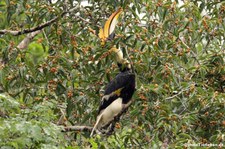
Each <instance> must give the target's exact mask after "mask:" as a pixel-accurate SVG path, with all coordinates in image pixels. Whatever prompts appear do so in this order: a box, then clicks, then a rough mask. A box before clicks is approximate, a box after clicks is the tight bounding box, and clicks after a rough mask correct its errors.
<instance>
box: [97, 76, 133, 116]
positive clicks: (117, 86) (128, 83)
mask: <svg viewBox="0 0 225 149" xmlns="http://www.w3.org/2000/svg"><path fill="white" fill-rule="evenodd" d="M134 90H135V75H134V74H133V73H131V72H124V73H120V74H118V75H117V76H116V78H115V79H113V80H112V81H111V82H109V84H108V85H107V86H106V89H105V93H104V96H103V97H102V100H101V105H100V107H99V111H98V113H100V112H101V111H102V110H103V109H105V108H106V107H108V106H109V105H110V104H111V103H112V102H113V101H114V100H116V99H118V98H119V97H121V98H122V99H123V102H125V103H126V102H128V101H129V100H130V99H131V97H132V95H133V93H134Z"/></svg>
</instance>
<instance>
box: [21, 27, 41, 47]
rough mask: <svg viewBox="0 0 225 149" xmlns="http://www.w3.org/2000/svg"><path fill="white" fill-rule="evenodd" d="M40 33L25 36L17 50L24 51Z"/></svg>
mask: <svg viewBox="0 0 225 149" xmlns="http://www.w3.org/2000/svg"><path fill="white" fill-rule="evenodd" d="M40 32H41V30H37V31H35V32H32V33H29V34H27V36H26V37H25V38H24V39H23V40H22V41H21V42H20V43H19V44H18V46H17V48H18V49H21V50H22V49H26V48H27V46H28V45H29V44H30V42H31V40H32V39H33V38H34V37H35V36H36V35H37V34H39V33H40Z"/></svg>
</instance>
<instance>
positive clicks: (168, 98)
mask: <svg viewBox="0 0 225 149" xmlns="http://www.w3.org/2000/svg"><path fill="white" fill-rule="evenodd" d="M188 90H189V87H188V88H186V89H183V90H181V91H180V92H178V93H177V94H175V95H173V96H171V97H167V98H165V99H166V100H170V99H173V98H175V97H177V96H179V95H180V94H182V93H183V92H185V91H188Z"/></svg>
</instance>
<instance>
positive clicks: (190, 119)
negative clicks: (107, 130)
mask: <svg viewBox="0 0 225 149" xmlns="http://www.w3.org/2000/svg"><path fill="white" fill-rule="evenodd" d="M82 4H83V3H81V2H79V1H76V2H74V1H72V0H67V1H65V2H64V1H60V0H59V1H57V2H54V3H51V0H49V1H45V0H40V1H34V0H30V1H27V0H3V1H0V22H1V23H0V30H1V31H3V30H5V29H7V30H13V31H23V30H24V29H27V30H29V29H32V28H33V27H37V26H39V25H41V24H42V23H45V22H47V21H50V20H52V19H54V18H56V17H58V18H57V19H56V21H54V22H53V23H51V24H49V25H46V26H45V27H44V28H43V29H42V31H41V32H40V33H39V34H37V35H36V36H35V37H34V38H33V39H31V42H28V46H27V47H25V48H21V47H19V46H18V45H19V44H20V43H21V41H22V40H23V39H24V38H26V37H27V36H28V35H29V34H30V33H29V34H26V33H24V32H21V34H19V35H13V34H11V33H10V32H8V33H5V34H4V33H3V32H1V31H0V49H1V51H0V58H1V59H0V60H1V64H0V91H1V94H0V132H1V133H0V146H1V147H7V148H50V147H51V148H68V149H70V148H78V147H79V146H82V147H84V148H86V147H88V146H90V144H91V145H92V147H93V148H108V147H109V148H136V147H141V148H149V147H152V148H159V147H162V146H163V147H168V146H169V147H171V148H174V147H178V148H179V147H180V148H183V147H184V146H188V145H196V144H208V145H209V144H210V143H211V144H214V145H219V144H220V145H224V146H225V143H224V141H225V138H224V137H225V136H224V132H225V115H224V112H225V104H224V103H225V93H224V88H225V67H224V66H225V43H224V36H225V2H222V1H220V0H214V1H202V0H194V1H189V0H187V1H184V2H183V1H179V2H178V1H177V0H176V1H172V0H167V1H161V0H152V1H148V0H146V1H145V0H140V1H136V0H130V1H122V2H120V1H111V0H106V1H99V0H97V1H93V0H89V3H88V5H82ZM119 7H122V8H123V9H124V12H123V15H122V16H121V17H120V21H119V24H118V27H117V28H116V39H115V41H112V42H110V43H107V45H106V46H105V47H102V46H101V44H100V40H99V38H98V37H97V36H96V34H97V33H98V30H99V27H100V26H102V25H103V24H104V22H105V20H106V18H108V17H109V16H110V15H111V14H112V12H114V11H115V10H116V9H117V8H119ZM73 8H74V9H73ZM71 9H72V11H71ZM112 44H115V45H119V46H120V47H122V49H123V51H124V53H126V54H125V57H128V56H129V58H130V60H131V61H132V63H133V66H134V67H135V70H136V75H137V90H136V92H135V95H134V97H133V99H134V102H133V103H132V106H131V107H129V110H128V112H127V113H126V114H125V115H124V116H123V117H122V119H121V121H120V123H118V124H117V129H116V130H115V132H114V134H113V135H111V136H109V137H102V136H97V137H94V138H89V132H61V130H62V129H63V126H70V125H87V126H93V124H94V122H95V119H96V114H97V108H98V104H99V101H100V98H101V96H102V93H103V90H104V87H105V85H106V84H107V83H108V82H109V81H110V80H111V79H112V78H113V77H115V75H116V74H117V73H118V69H117V66H116V64H115V62H114V59H113V55H111V54H110V53H109V52H108V50H109V48H108V47H110V46H111V45H112Z"/></svg>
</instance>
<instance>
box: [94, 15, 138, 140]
mask: <svg viewBox="0 0 225 149" xmlns="http://www.w3.org/2000/svg"><path fill="white" fill-rule="evenodd" d="M118 13H119V12H117V14H118ZM117 14H116V12H115V13H114V15H117ZM110 18H115V17H110ZM117 18H118V17H117ZM112 22H113V21H112ZM114 22H115V21H114ZM108 23H109V22H108ZM109 24H111V23H109ZM114 26H115V25H114ZM103 32H104V30H103ZM111 50H112V51H113V52H114V53H115V54H116V60H117V64H118V67H119V70H120V73H119V74H118V75H117V76H116V77H115V78H114V79H113V80H112V81H110V82H109V84H108V85H107V86H106V88H105V92H104V96H103V97H102V99H101V104H100V106H99V111H98V117H97V121H96V123H95V125H94V128H93V130H92V132H91V136H92V135H93V133H94V131H95V130H96V129H97V130H100V129H101V128H103V127H105V126H106V125H108V124H109V123H110V122H112V121H113V119H114V118H115V117H116V116H117V115H118V114H119V113H120V112H122V110H123V109H124V107H126V104H128V103H129V102H130V100H131V98H132V96H133V94H134V91H135V74H134V73H133V71H132V69H131V65H130V63H129V61H128V60H126V59H124V58H123V52H122V50H121V49H120V48H119V49H117V48H115V47H113V48H112V49H111Z"/></svg>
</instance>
